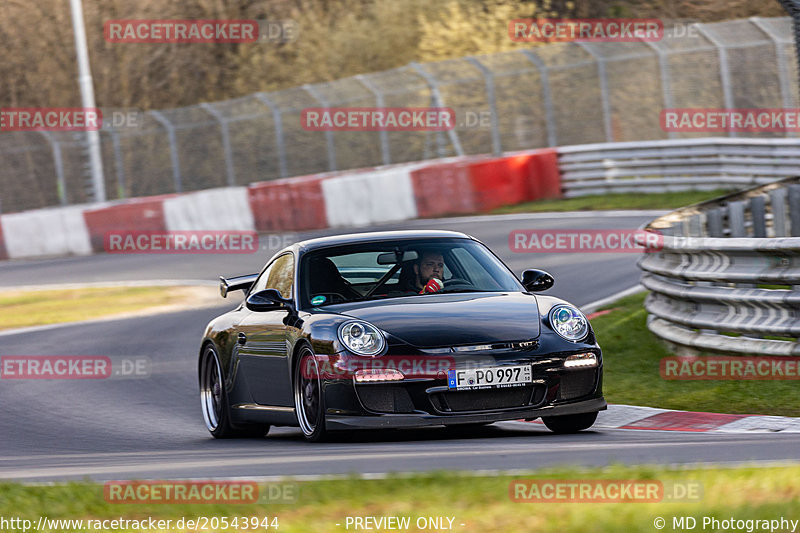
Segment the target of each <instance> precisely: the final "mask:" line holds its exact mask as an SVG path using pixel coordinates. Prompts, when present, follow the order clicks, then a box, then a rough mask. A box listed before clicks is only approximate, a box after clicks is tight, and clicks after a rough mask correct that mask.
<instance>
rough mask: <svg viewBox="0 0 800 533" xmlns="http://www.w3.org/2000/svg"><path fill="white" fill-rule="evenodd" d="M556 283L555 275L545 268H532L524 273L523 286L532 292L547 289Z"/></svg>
mask: <svg viewBox="0 0 800 533" xmlns="http://www.w3.org/2000/svg"><path fill="white" fill-rule="evenodd" d="M554 283H555V280H554V279H553V276H551V275H550V274H548V273H547V272H545V271H544V270H537V269H535V268H531V269H529V270H526V271H525V272H523V273H522V286H523V287H525V289H526V290H528V291H530V292H539V291H546V290H547V289H549V288H550V287H552V286H553V284H554Z"/></svg>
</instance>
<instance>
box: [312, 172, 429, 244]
mask: <svg viewBox="0 0 800 533" xmlns="http://www.w3.org/2000/svg"><path fill="white" fill-rule="evenodd" d="M422 166H424V164H411V165H398V166H395V167H388V168H383V169H376V170H373V171H370V172H363V173H359V174H353V175H349V176H338V177H332V178H328V179H325V180H323V181H322V193H323V197H324V198H325V212H326V215H327V220H328V226H329V227H332V228H338V227H352V226H368V225H371V224H381V223H387V222H398V221H401V220H409V219H412V218H417V205H416V200H415V197H414V187H413V185H412V182H411V173H412V172H413V171H414V170H416V169H417V168H420V167H422Z"/></svg>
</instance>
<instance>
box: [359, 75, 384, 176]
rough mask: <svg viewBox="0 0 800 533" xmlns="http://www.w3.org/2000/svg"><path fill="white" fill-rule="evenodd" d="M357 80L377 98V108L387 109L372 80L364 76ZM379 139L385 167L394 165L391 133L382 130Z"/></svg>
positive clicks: (380, 93) (381, 94)
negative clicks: (390, 145)
mask: <svg viewBox="0 0 800 533" xmlns="http://www.w3.org/2000/svg"><path fill="white" fill-rule="evenodd" d="M356 79H357V80H358V81H359V82H361V85H363V86H364V87H366V88H367V89H368V90H369V91H370V92H371V93H372V94H373V95H374V96H375V106H376V107H379V108H381V109H383V108H385V107H386V102H385V101H384V99H383V93H382V92H381V91H380V89H378V86H377V85H375V84H374V83H372V80H370V79H369V78H367V77H366V76H364V75H363V74H358V75H356ZM378 138H379V139H380V142H381V160H382V161H383V164H384V165H391V164H392V155H391V152H390V150H389V132H387V131H386V130H385V129H382V130H380V131H379V132H378Z"/></svg>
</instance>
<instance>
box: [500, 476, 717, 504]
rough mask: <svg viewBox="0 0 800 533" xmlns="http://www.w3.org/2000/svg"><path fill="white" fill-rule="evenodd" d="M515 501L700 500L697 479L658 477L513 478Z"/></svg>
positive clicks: (511, 492) (510, 488)
mask: <svg viewBox="0 0 800 533" xmlns="http://www.w3.org/2000/svg"><path fill="white" fill-rule="evenodd" d="M508 495H509V498H511V501H514V502H517V503H554V502H564V503H566V502H570V503H658V502H686V501H699V500H701V499H702V498H703V485H702V483H700V482H699V481H688V480H687V481H673V480H670V481H660V480H657V479H516V480H514V481H512V482H511V483H510V484H509V486H508Z"/></svg>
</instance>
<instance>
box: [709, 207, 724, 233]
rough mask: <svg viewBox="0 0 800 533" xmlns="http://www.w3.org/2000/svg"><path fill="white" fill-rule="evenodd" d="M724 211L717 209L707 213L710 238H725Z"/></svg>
mask: <svg viewBox="0 0 800 533" xmlns="http://www.w3.org/2000/svg"><path fill="white" fill-rule="evenodd" d="M724 211H725V210H724V209H723V208H721V207H717V208H716V209H711V210H709V211H708V213H706V224H707V227H708V230H707V231H708V236H709V237H724V236H725V230H724V229H723V228H722V214H723V213H724Z"/></svg>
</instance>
